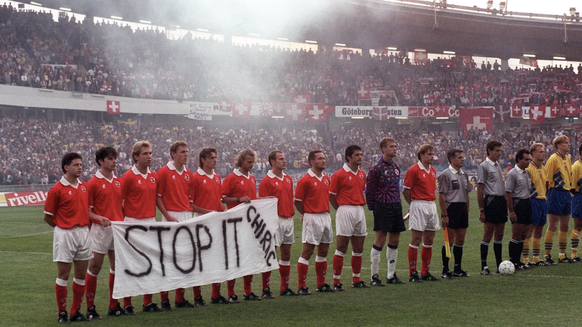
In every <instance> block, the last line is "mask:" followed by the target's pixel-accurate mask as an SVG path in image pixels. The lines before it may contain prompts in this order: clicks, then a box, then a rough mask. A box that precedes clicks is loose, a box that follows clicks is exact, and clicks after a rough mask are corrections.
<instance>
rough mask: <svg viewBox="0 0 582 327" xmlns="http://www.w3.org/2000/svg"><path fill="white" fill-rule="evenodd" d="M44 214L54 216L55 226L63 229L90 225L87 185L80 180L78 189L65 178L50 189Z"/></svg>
mask: <svg viewBox="0 0 582 327" xmlns="http://www.w3.org/2000/svg"><path fill="white" fill-rule="evenodd" d="M44 213H46V214H48V215H51V216H53V222H54V223H55V225H57V226H59V227H60V228H63V229H69V228H73V227H75V226H87V225H89V197H88V192H87V188H86V187H85V184H83V182H81V181H80V180H79V184H77V187H75V186H73V185H71V184H70V183H69V181H67V180H66V179H65V177H63V178H61V180H60V181H58V182H56V184H55V185H54V186H53V187H52V188H51V189H50V191H49V192H48V195H47V198H46V202H45V205H44Z"/></svg>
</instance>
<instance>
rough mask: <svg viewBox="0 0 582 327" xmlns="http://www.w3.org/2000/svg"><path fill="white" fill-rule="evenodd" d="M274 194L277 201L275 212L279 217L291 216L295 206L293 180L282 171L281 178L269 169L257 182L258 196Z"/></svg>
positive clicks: (293, 213)
mask: <svg viewBox="0 0 582 327" xmlns="http://www.w3.org/2000/svg"><path fill="white" fill-rule="evenodd" d="M265 196H274V197H276V198H277V199H278V200H279V201H278V202H277V214H278V215H279V216H281V217H287V218H290V217H293V215H295V208H294V207H293V180H292V179H291V176H289V175H287V174H285V173H283V178H279V177H278V176H277V175H275V174H273V171H269V172H268V173H267V176H265V177H264V178H263V179H262V180H261V183H260V184H259V197H265Z"/></svg>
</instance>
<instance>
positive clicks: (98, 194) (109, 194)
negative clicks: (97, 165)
mask: <svg viewBox="0 0 582 327" xmlns="http://www.w3.org/2000/svg"><path fill="white" fill-rule="evenodd" d="M87 188H88V189H89V208H90V209H91V211H93V213H95V214H98V215H99V216H103V217H105V218H107V219H109V220H111V221H123V208H122V207H121V182H120V181H119V178H117V176H115V175H113V179H112V180H108V179H107V178H105V176H103V174H101V172H100V171H97V174H95V176H93V177H92V178H91V179H90V180H89V182H87ZM93 223H94V224H99V222H97V221H93Z"/></svg>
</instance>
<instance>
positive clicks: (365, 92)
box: [358, 87, 371, 100]
mask: <svg viewBox="0 0 582 327" xmlns="http://www.w3.org/2000/svg"><path fill="white" fill-rule="evenodd" d="M370 98H371V96H370V90H369V89H366V88H363V87H360V88H358V99H359V100H369V99H370Z"/></svg>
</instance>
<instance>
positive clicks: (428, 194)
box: [402, 144, 440, 282]
mask: <svg viewBox="0 0 582 327" xmlns="http://www.w3.org/2000/svg"><path fill="white" fill-rule="evenodd" d="M416 156H417V158H418V163H417V164H416V165H414V166H412V167H410V169H408V171H407V172H406V177H404V190H403V191H402V194H403V195H404V199H405V200H406V202H408V204H409V205H410V210H409V211H410V220H409V229H410V232H411V235H410V246H409V247H408V271H409V273H410V281H411V282H421V281H423V280H425V281H437V280H438V279H437V278H436V277H434V276H433V275H432V274H431V273H430V272H429V269H430V260H431V258H432V243H433V240H434V234H435V231H437V230H438V229H439V228H440V227H439V219H438V213H437V208H436V204H435V202H434V200H436V193H435V192H436V170H435V169H434V167H432V166H431V164H432V160H433V158H434V147H433V146H432V145H430V144H423V145H421V146H420V147H419V148H418V151H417V153H416ZM421 241H422V242H423V245H422V252H421V253H420V257H421V258H422V270H421V276H418V272H417V271H416V262H417V261H416V260H417V259H418V246H419V245H420V242H421Z"/></svg>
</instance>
